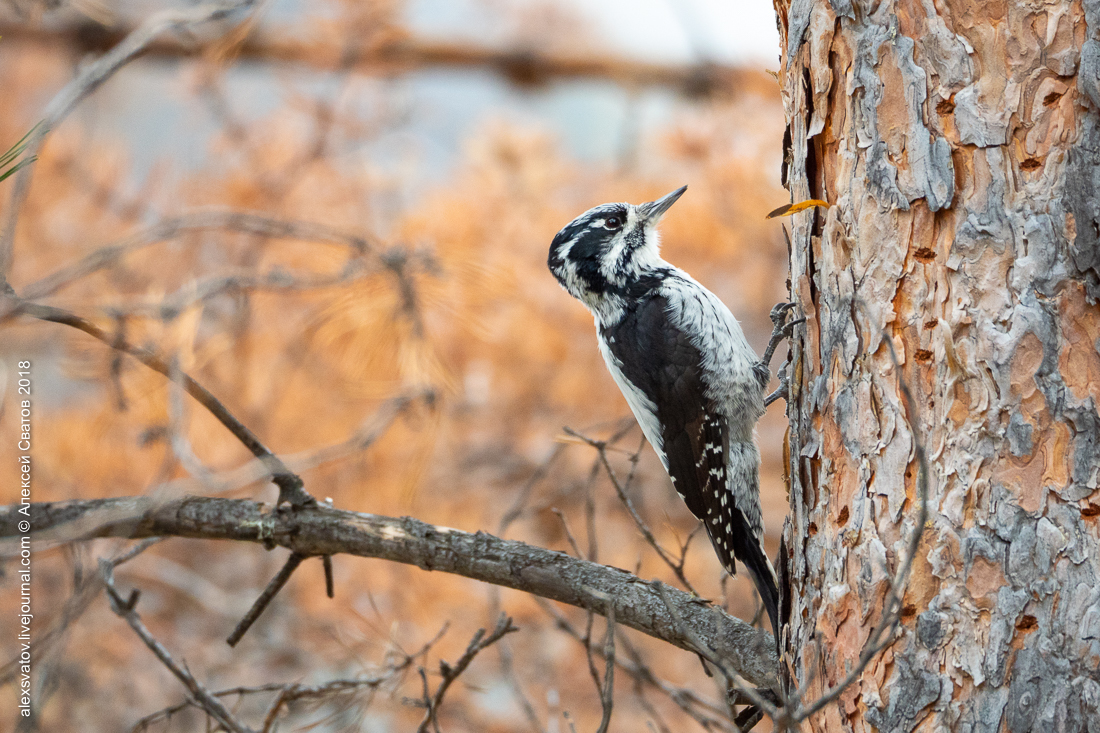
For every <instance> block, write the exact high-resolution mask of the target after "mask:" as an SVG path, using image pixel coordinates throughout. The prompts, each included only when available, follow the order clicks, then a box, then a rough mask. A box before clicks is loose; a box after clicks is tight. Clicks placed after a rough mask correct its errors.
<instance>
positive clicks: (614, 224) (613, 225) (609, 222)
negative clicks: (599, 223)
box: [603, 216, 623, 229]
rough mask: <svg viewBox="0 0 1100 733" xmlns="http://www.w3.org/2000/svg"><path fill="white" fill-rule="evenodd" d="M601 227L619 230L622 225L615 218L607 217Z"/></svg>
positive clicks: (620, 220) (619, 220) (621, 222)
mask: <svg viewBox="0 0 1100 733" xmlns="http://www.w3.org/2000/svg"><path fill="white" fill-rule="evenodd" d="M603 225H604V226H605V227H607V228H608V229H620V228H622V225H623V220H622V219H621V218H620V217H617V216H609V217H607V219H606V220H605V221H604V223H603Z"/></svg>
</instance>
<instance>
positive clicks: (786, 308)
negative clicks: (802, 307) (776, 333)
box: [769, 303, 795, 328]
mask: <svg viewBox="0 0 1100 733" xmlns="http://www.w3.org/2000/svg"><path fill="white" fill-rule="evenodd" d="M794 306H795V304H794V303H776V304H775V306H774V307H773V308H772V312H771V313H770V314H769V317H770V318H771V319H772V323H774V324H775V326H776V328H780V327H781V326H782V324H783V322H784V321H786V320H787V314H788V313H790V312H791V309H792V308H794Z"/></svg>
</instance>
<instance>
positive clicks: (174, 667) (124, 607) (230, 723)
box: [99, 560, 254, 733]
mask: <svg viewBox="0 0 1100 733" xmlns="http://www.w3.org/2000/svg"><path fill="white" fill-rule="evenodd" d="M99 567H100V573H101V574H102V576H103V584H104V587H105V588H106V590H107V596H108V598H109V599H110V601H111V610H112V611H114V612H115V614H117V615H118V616H119V617H121V618H122V619H124V620H125V621H126V623H128V624H130V628H132V629H133V630H134V633H136V634H137V635H138V637H139V638H140V639H141V640H142V641H143V642H144V643H145V646H147V647H149V649H150V651H152V652H153V654H155V655H156V656H157V659H159V660H160V661H161V664H163V665H164V666H165V667H167V668H168V671H170V672H171V673H172V674H173V675H175V677H176V679H178V680H179V681H180V682H182V683H183V686H184V687H186V688H187V691H188V692H190V693H191V696H192V697H193V698H194V699H195V700H196V701H197V702H198V704H199V705H200V706H201V707H202V709H203V710H204V711H206V713H207V715H209V716H210V717H212V718H214V719H215V720H217V721H218V722H219V723H221V724H222V725H223V726H224V727H225V728H226V729H227V730H229V731H231V732H232V733H254V732H253V731H252V729H251V728H249V727H248V726H246V725H244V724H243V723H241V722H240V721H239V720H237V719H236V717H234V715H233V714H232V713H231V712H229V710H228V709H227V708H226V707H225V705H223V704H222V702H221V700H219V699H218V698H217V697H215V696H214V695H212V694H211V693H210V691H209V690H207V689H206V688H205V687H203V685H202V683H200V682H199V681H198V680H196V679H195V678H194V676H193V675H192V674H191V673H190V672H188V671H187V670H186V669H185V668H184V667H182V666H180V665H179V664H178V663H177V662H176V660H175V659H173V658H172V655H171V654H170V653H169V652H168V650H167V649H165V648H164V646H163V645H162V644H161V643H160V642H159V641H157V640H156V639H155V638H154V637H153V635H152V634H150V633H149V629H147V628H146V627H145V624H144V623H142V621H141V617H140V616H138V614H137V611H135V610H134V607H135V606H136V605H137V601H138V598H139V596H140V594H139V592H138V591H137V589H134V590H133V591H132V592H131V593H130V597H129V598H127V599H123V598H122V596H120V595H119V593H118V591H117V590H116V589H115V581H114V577H113V569H114V568H113V566H112V565H111V563H110V562H108V561H106V560H104V561H101V562H100V566H99Z"/></svg>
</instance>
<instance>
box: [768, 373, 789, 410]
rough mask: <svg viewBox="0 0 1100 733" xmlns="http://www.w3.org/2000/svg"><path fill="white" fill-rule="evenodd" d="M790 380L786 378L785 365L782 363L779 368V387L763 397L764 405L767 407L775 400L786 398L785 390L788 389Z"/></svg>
mask: <svg viewBox="0 0 1100 733" xmlns="http://www.w3.org/2000/svg"><path fill="white" fill-rule="evenodd" d="M790 387H791V384H790V380H788V379H787V366H786V365H785V364H784V365H783V368H782V369H780V370H779V387H777V388H776V390H775V391H774V392H772V393H771V394H770V395H768V396H767V397H765V398H764V407H767V406H768V405H770V404H771V403H773V402H775V401H776V400H779V399H782V400H786V399H787V391H788V390H789V389H790Z"/></svg>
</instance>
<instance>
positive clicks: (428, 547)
mask: <svg viewBox="0 0 1100 733" xmlns="http://www.w3.org/2000/svg"><path fill="white" fill-rule="evenodd" d="M18 509H19V506H18V505H14V506H7V507H0V539H5V538H11V537H15V536H17V535H18V534H19V532H18V530H17V525H18V521H19V519H25V517H22V516H21V515H19V514H18ZM271 509H272V508H271V506H270V505H264V504H261V503H258V502H254V501H250V500H245V499H221V498H200V497H186V498H183V499H179V500H176V501H172V502H168V503H164V502H162V501H156V500H154V499H151V498H148V497H124V498H113V499H93V500H88V501H74V502H61V503H40V504H32V505H31V526H32V527H34V531H35V539H36V540H50V541H59V540H60V541H72V540H76V539H84V538H90V537H105V536H116V537H117V536H121V537H133V538H141V537H152V536H171V537H192V538H199V539H211V540H237V541H245V542H255V543H260V544H264V545H265V546H281V547H286V548H287V549H289V550H291V551H292V552H296V553H299V554H301V555H305V556H317V555H335V554H339V553H346V554H350V555H358V556H360V557H376V558H381V559H385V560H391V561H394V562H401V563H406V564H410V565H417V566H419V567H422V568H424V569H430V570H436V571H441V572H448V573H454V574H457V575H463V576H465V577H468V578H473V579H475V580H480V581H483V582H486V583H491V584H494V585H499V586H502V587H506V588H514V589H516V590H522V591H525V592H528V593H532V594H534V595H537V596H541V597H543V598H548V599H550V600H555V601H559V602H562V603H566V604H569V605H572V606H576V607H578V608H583V609H586V610H589V609H590V610H592V611H594V612H596V613H599V614H601V615H602V614H604V613H606V611H607V605H606V604H605V602H604V600H603V597H606V598H609V599H611V604H612V605H613V607H614V609H615V620H616V623H617V624H620V625H623V626H629V627H630V628H633V629H637V630H638V631H641V632H642V633H644V634H648V635H650V636H653V637H655V638H657V639H661V640H663V641H666V642H668V643H670V644H673V645H674V646H678V647H680V648H682V649H686V650H688V651H692V652H706V651H707V650H708V649H710V648H718V649H722V650H723V653H724V656H725V659H726V663H727V665H728V666H729V667H730V669H731V670H732V671H735V672H736V673H737V674H739V675H740V676H741V677H743V678H744V679H746V680H748V681H749V682H750V683H751V684H753V685H757V686H760V687H774V686H775V685H776V684H777V682H776V677H775V670H776V659H775V653H774V642H773V640H772V637H771V634H768V633H767V632H765V631H763V630H760V629H754V628H752V627H751V626H749V625H748V624H746V623H745V622H744V621H741V620H739V619H736V618H733V617H732V616H729V615H728V614H726V613H724V612H723V611H721V610H720V609H715V608H711V607H708V606H706V605H705V604H703V603H701V602H700V601H699V599H698V598H695V597H694V596H691V595H689V594H687V593H684V592H683V591H679V590H676V589H674V588H665V591H664V594H663V595H664V599H662V594H660V593H658V591H657V590H656V589H655V588H654V587H653V586H652V585H651V584H649V583H647V582H645V581H642V580H640V579H639V578H637V577H636V576H634V575H632V574H631V573H628V572H626V571H625V570H620V569H618V568H613V567H608V566H605V565H598V564H596V563H592V562H588V561H586V560H579V559H575V558H572V557H570V556H569V555H566V554H565V553H561V552H554V551H551V550H544V549H542V548H538V547H533V546H531V545H527V544H525V543H522V542H516V541H512V540H502V539H498V538H496V537H493V536H491V535H488V534H485V533H483V532H478V533H475V534H470V533H467V532H462V531H460V530H456V529H450V528H447V527H437V526H433V525H430V524H425V523H424V522H421V521H419V520H417V519H413V518H410V517H405V518H401V519H396V518H391V517H383V516H378V515H372V514H361V513H357V512H348V511H342V510H338V509H334V508H331V507H328V506H325V505H321V504H317V505H313V506H307V507H301V508H299V509H297V510H296V511H293V512H287V511H271ZM95 514H102V515H107V516H110V517H111V520H110V521H109V522H107V523H104V524H99V525H95V526H88V524H86V523H83V524H82V523H81V520H82V519H83V518H84V517H85V516H86V515H95ZM73 526H78V527H80V529H81V535H80V536H75V537H74V536H73V534H72V529H71V528H72V527H73ZM594 592H596V593H600V594H602V596H597V595H595V594H594ZM670 606H671V608H673V609H675V611H676V614H677V615H678V617H679V619H680V623H678V622H677V621H676V620H675V619H674V618H673V616H672V614H671V613H670V611H669V607H670ZM685 629H687V630H690V634H689V633H688V632H687V631H685ZM693 638H694V639H695V641H693ZM699 639H703V640H706V646H707V649H699V648H697V645H698V641H697V640H699Z"/></svg>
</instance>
